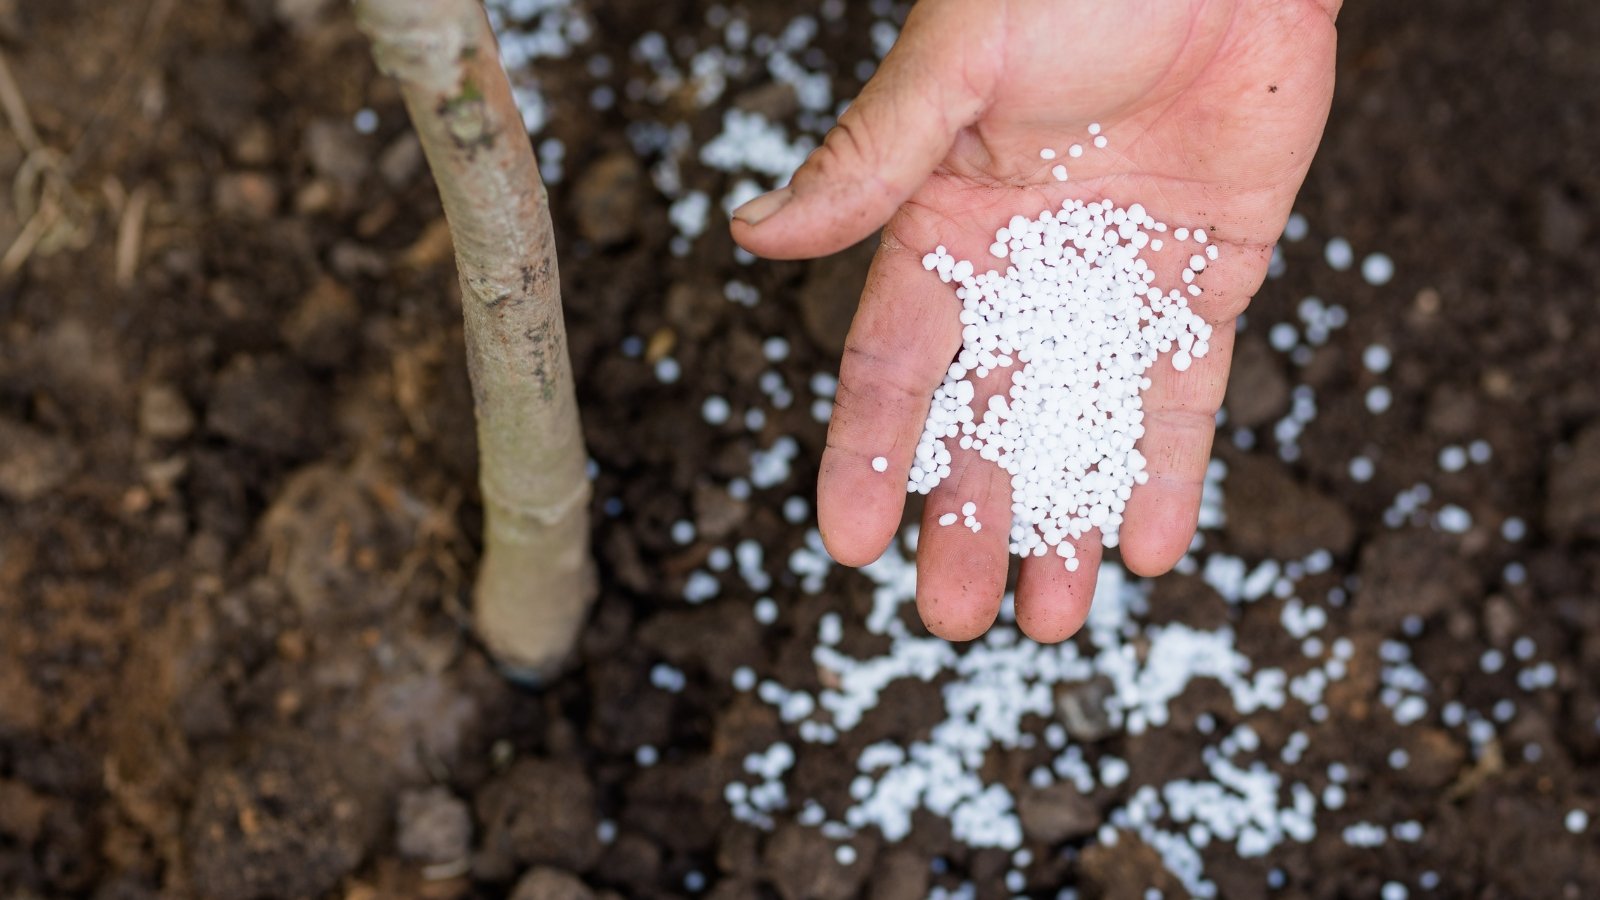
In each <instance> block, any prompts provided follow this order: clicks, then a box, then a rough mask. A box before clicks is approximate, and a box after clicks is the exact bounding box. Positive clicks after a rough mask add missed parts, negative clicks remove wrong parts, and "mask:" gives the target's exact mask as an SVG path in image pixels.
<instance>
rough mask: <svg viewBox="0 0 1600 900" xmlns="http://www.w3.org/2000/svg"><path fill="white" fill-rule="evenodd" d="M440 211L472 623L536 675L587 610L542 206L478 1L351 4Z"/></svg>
mask: <svg viewBox="0 0 1600 900" xmlns="http://www.w3.org/2000/svg"><path fill="white" fill-rule="evenodd" d="M356 19H357V22H358V24H359V25H360V27H361V29H362V30H363V31H365V32H366V34H367V36H368V37H369V38H370V39H371V40H372V50H373V57H374V58H375V59H376V60H377V62H378V67H379V68H380V69H382V70H383V71H384V72H385V73H387V74H389V75H391V76H393V77H394V78H395V79H396V80H397V81H399V83H400V87H401V92H402V95H403V96H404V98H405V104H406V109H407V111H408V112H409V113H410V115H411V121H412V125H413V126H414V127H415V129H416V132H417V136H418V138H419V139H420V140H421V143H422V148H423V151H424V153H425V154H426V155H427V158H428V166H429V168H430V169H432V171H433V176H434V181H435V182H436V183H437V184H438V187H439V196H440V198H441V199H442V200H443V203H444V211H445V217H446V219H448V221H449V223H450V235H451V238H452V239H453V241H454V243H455V250H456V267H457V270H458V272H459V275H460V279H461V305H462V314H463V317H464V320H465V331H466V343H467V367H468V372H469V374H470V375H471V378H472V395H473V399H474V401H475V405H476V410H477V417H478V449H479V471H480V475H479V483H480V486H481V488H482V492H483V505H484V553H483V560H482V562H481V564H480V568H479V571H478V581H477V586H476V590H475V607H476V618H477V625H478V629H479V632H480V634H481V635H482V637H483V639H484V641H485V642H486V643H487V644H488V646H489V648H490V650H491V652H492V653H494V654H495V656H496V657H497V659H498V660H499V661H500V662H501V664H502V665H505V666H507V667H510V668H513V669H516V670H519V671H521V672H522V673H524V674H528V675H534V676H538V675H542V674H548V673H550V672H552V671H553V670H555V669H556V668H558V667H559V666H560V665H561V663H562V662H563V661H564V660H565V658H566V657H567V655H568V654H569V652H570V651H571V648H572V645H573V643H574V642H575V640H576V638H577V635H578V631H579V628H580V627H581V626H582V624H583V620H584V615H585V613H586V611H587V609H588V606H589V603H590V602H591V601H592V600H593V598H594V593H595V577H594V564H593V561H592V559H591V557H590V553H589V496H590V486H589V480H588V477H587V473H586V472H585V460H586V454H585V452H584V447H583V433H582V430H581V429H580V428H579V425H578V407H577V400H576V397H575V394H574V392H573V380H572V363H571V361H570V360H569V359H568V356H567V345H566V329H565V326H564V325H563V322H562V318H561V279H560V276H559V273H558V271H557V268H556V252H555V240H554V235H553V232H552V228H551V223H550V207H549V202H548V200H547V197H546V194H545V188H544V182H543V181H542V180H541V179H540V178H539V170H538V166H537V164H536V163H535V161H534V157H533V148H532V146H531V144H530V143H529V140H528V135H527V132H526V131H525V130H524V129H523V127H522V118H521V116H520V115H519V113H518V111H517V107H516V103H515V102H514V100H513V99H512V94H511V84H510V82H509V80H508V79H507V78H506V74H505V70H504V69H503V68H502V67H501V65H500V57H499V51H498V47H497V46H496V44H495V40H494V35H493V33H492V32H491V31H490V28H489V22H488V19H487V17H486V16H485V14H484V11H483V8H482V6H481V5H480V4H479V3H477V2H476V0H357V3H356Z"/></svg>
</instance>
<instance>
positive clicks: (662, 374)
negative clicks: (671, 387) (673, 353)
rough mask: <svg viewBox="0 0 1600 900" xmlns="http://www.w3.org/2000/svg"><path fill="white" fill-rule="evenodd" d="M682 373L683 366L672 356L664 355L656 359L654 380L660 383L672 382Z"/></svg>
mask: <svg viewBox="0 0 1600 900" xmlns="http://www.w3.org/2000/svg"><path fill="white" fill-rule="evenodd" d="M682 374H683V368H682V367H681V366H679V365H678V361H677V360H675V359H673V358H672V357H670V356H666V357H662V358H661V359H659V360H657V361H656V380H657V381H659V382H661V383H662V384H673V383H675V382H676V381H677V380H678V377H679V376H680V375H682Z"/></svg>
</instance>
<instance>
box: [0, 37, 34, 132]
mask: <svg viewBox="0 0 1600 900" xmlns="http://www.w3.org/2000/svg"><path fill="white" fill-rule="evenodd" d="M0 107H4V108H5V111H6V121H7V123H9V124H10V125H11V131H12V133H13V134H15V135H16V136H17V141H18V142H19V143H20V144H22V149H24V150H26V151H28V152H29V153H30V154H31V153H34V152H36V151H37V150H38V149H39V148H40V147H41V146H42V144H41V142H40V141H39V132H37V131H35V130H34V129H33V117H31V116H29V115H28V102H27V101H26V100H24V99H23V98H22V91H20V90H18V89H17V81H16V79H15V78H12V77H11V66H10V65H9V64H8V63H7V62H6V54H5V51H4V50H0Z"/></svg>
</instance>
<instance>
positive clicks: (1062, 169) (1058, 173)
mask: <svg viewBox="0 0 1600 900" xmlns="http://www.w3.org/2000/svg"><path fill="white" fill-rule="evenodd" d="M1050 175H1051V176H1052V177H1054V178H1055V180H1057V181H1066V180H1067V167H1066V166H1063V165H1061V164H1059V163H1057V164H1056V165H1055V166H1053V167H1051V169H1050Z"/></svg>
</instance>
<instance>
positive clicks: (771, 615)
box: [755, 597, 778, 625]
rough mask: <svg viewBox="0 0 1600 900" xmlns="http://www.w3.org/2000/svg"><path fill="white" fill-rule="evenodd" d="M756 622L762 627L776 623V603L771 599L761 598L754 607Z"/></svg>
mask: <svg viewBox="0 0 1600 900" xmlns="http://www.w3.org/2000/svg"><path fill="white" fill-rule="evenodd" d="M755 616H756V621H757V622H760V623H761V624H762V625H771V624H772V623H773V622H776V621H778V603H777V601H775V600H773V599H772V598H771V597H762V598H761V599H759V600H757V601H756V605H755Z"/></svg>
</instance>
